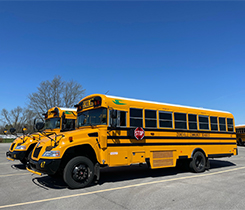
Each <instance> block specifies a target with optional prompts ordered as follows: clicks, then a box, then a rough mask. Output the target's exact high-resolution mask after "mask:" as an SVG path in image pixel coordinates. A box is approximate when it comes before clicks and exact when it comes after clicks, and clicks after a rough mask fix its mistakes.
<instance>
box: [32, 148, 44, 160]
mask: <svg viewBox="0 0 245 210" xmlns="http://www.w3.org/2000/svg"><path fill="white" fill-rule="evenodd" d="M41 149H42V147H38V148H36V149H35V151H34V154H33V157H34V158H37V157H38V155H39V153H40V151H41Z"/></svg>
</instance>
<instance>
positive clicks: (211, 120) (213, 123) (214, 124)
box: [210, 117, 218, 131]
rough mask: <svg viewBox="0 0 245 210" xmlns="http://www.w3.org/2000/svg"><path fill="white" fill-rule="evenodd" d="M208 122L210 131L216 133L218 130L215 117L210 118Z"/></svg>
mask: <svg viewBox="0 0 245 210" xmlns="http://www.w3.org/2000/svg"><path fill="white" fill-rule="evenodd" d="M210 122H211V131H217V130H218V119H217V117H210Z"/></svg>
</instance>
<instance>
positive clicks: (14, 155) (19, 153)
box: [6, 151, 27, 160]
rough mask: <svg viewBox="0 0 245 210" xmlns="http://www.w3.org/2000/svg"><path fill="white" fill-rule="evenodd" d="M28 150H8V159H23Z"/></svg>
mask: <svg viewBox="0 0 245 210" xmlns="http://www.w3.org/2000/svg"><path fill="white" fill-rule="evenodd" d="M26 152H27V151H13V152H10V151H8V152H6V158H7V159H8V160H23V159H24V158H25V156H26Z"/></svg>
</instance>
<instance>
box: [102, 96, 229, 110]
mask: <svg viewBox="0 0 245 210" xmlns="http://www.w3.org/2000/svg"><path fill="white" fill-rule="evenodd" d="M105 96H106V97H108V98H116V99H121V100H129V101H136V102H144V103H152V104H159V105H165V106H175V107H181V108H189V109H190V108H191V109H197V110H205V111H212V112H222V113H227V114H231V113H230V112H227V111H220V110H213V109H205V108H201V107H191V106H182V105H176V104H168V103H161V102H155V101H146V100H139V99H132V98H124V97H118V96H111V95H105Z"/></svg>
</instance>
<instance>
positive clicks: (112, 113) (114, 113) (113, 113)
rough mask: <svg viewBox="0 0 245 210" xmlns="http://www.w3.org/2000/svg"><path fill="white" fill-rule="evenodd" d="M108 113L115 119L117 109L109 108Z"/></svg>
mask: <svg viewBox="0 0 245 210" xmlns="http://www.w3.org/2000/svg"><path fill="white" fill-rule="evenodd" d="M110 114H111V118H112V119H116V118H117V110H114V109H113V110H111V113H110Z"/></svg>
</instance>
